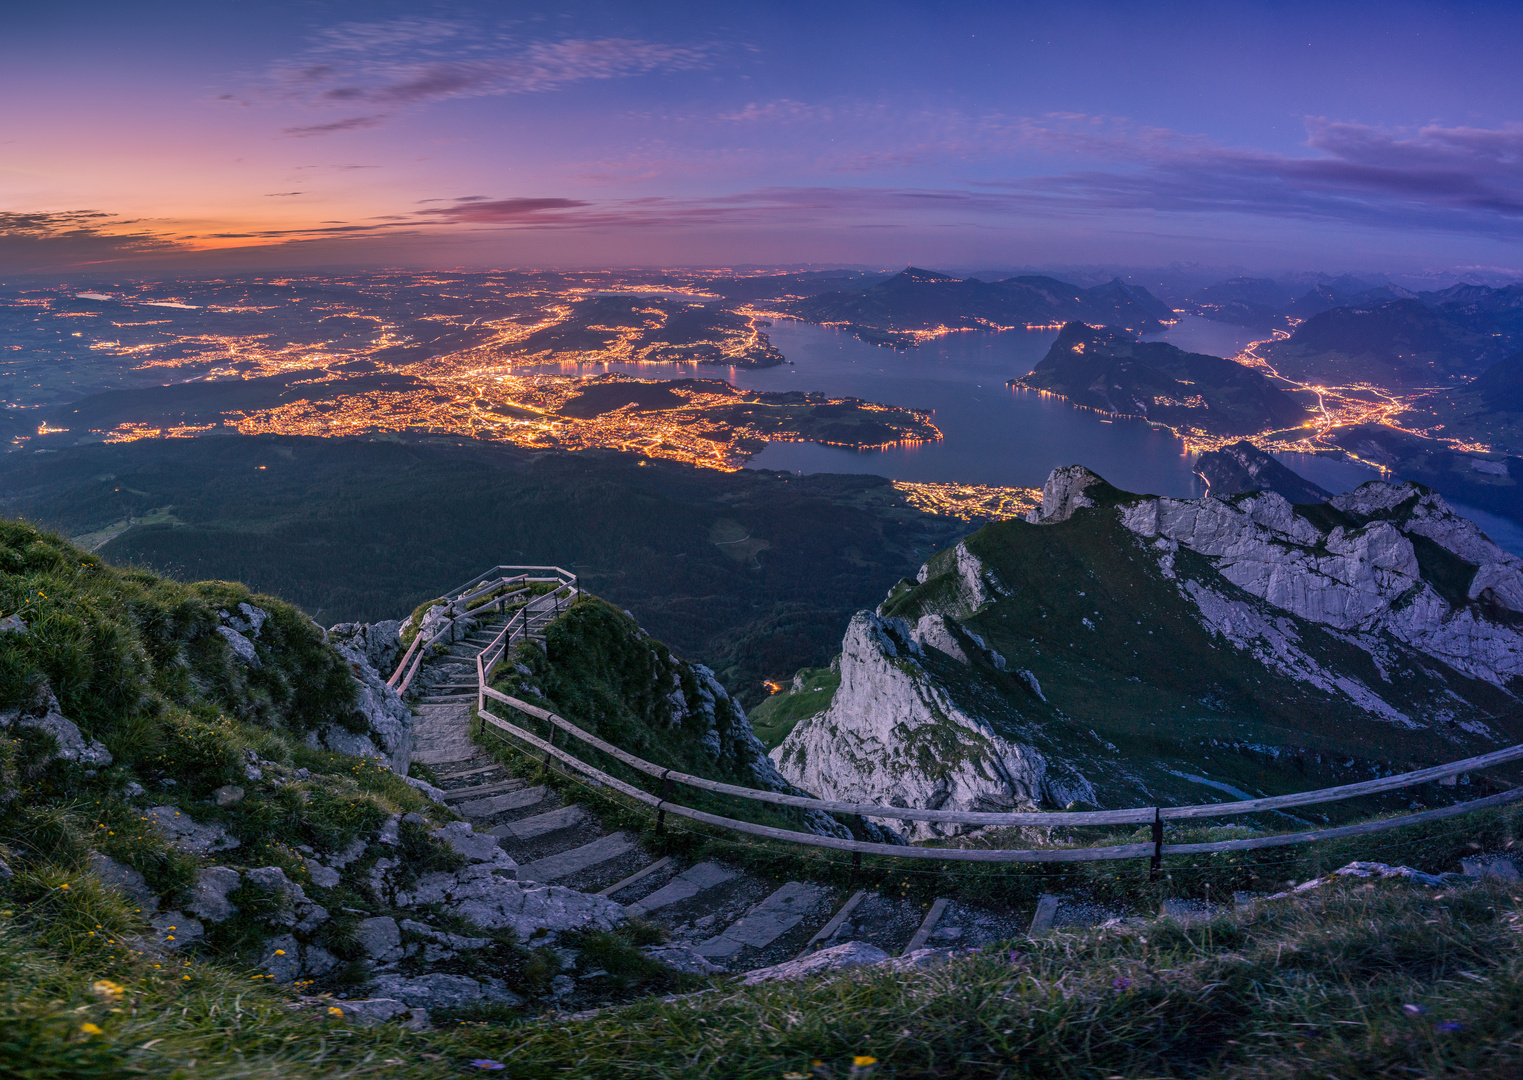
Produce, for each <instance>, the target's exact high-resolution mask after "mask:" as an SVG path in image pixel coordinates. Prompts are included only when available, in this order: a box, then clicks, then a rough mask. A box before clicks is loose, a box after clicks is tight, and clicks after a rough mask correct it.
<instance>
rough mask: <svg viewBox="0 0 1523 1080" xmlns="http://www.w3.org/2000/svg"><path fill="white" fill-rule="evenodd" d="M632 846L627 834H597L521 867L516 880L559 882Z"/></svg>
mask: <svg viewBox="0 0 1523 1080" xmlns="http://www.w3.org/2000/svg"><path fill="white" fill-rule="evenodd" d="M634 849H635V842H634V841H633V840H632V839H630V837H629V834H628V833H622V832H616V833H609V834H608V835H607V836H600V837H598V838H597V839H596V840H594V841H592V842H591V843H590V844H583V845H582V846H581V847H575V848H572V849H571V850H570V851H563V852H561V853H560V854H559V855H549V856H546V857H545V858H543V859H537V860H535V861H534V862H531V863H526V864H524V865H522V866H520V867H519V868H518V880H519V881H559V880H560V879H561V878H564V877H570V876H571V875H572V874H578V873H581V872H582V871H583V870H586V869H587V868H589V867H592V866H597V865H598V864H599V863H605V862H608V861H609V860H610V859H617V858H618V857H619V856H620V855H626V854H628V853H629V852H631V851H633V850H634Z"/></svg>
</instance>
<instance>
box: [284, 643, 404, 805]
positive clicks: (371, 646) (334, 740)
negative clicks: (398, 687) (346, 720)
mask: <svg viewBox="0 0 1523 1080" xmlns="http://www.w3.org/2000/svg"><path fill="white" fill-rule="evenodd" d="M399 625H400V624H399V623H397V622H394V621H393V622H389V623H374V624H365V623H340V624H339V625H337V626H334V627H332V628H331V629H330V630H329V631H328V643H329V644H330V645H332V646H333V648H334V649H335V650H336V651H337V652H338V654H339V655H340V656H342V657H343V658H344V660H345V661H346V662H348V664H349V671H350V673H351V674H352V675H353V676H354V681H355V694H356V698H357V701H356V708H357V709H358V710H359V712H360V715H362V716H363V717H364V718H365V723H366V727H367V730H366V731H363V732H354V731H350V730H349V729H348V728H345V727H343V726H342V725H339V724H328V725H325V726H324V727H323V728H321V729H319V730H318V731H315V732H312V733H310V734H309V735H308V739H307V741H308V744H309V745H311V746H314V747H318V746H321V747H325V748H327V749H329V750H336V751H338V752H339V753H344V754H354V755H355V756H356V757H369V758H375V759H377V760H383V761H385V762H386V764H387V766H388V767H389V768H390V769H391V770H392V772H395V773H398V774H399V775H402V776H406V775H407V770H408V768H409V767H410V766H411V764H412V749H413V731H412V727H413V717H412V710H411V709H409V708H408V707H407V705H406V704H405V703H404V702H403V701H402V698H401V696H400V695H399V694H398V693H397V692H396V691H395V690H394V689H392V688H391V687H390V686H387V685H386V678H385V676H384V675H382V673H381V672H382V670H384V666H385V665H384V662H385V661H386V660H388V659H390V658H392V657H395V656H396V654H397V652H398V648H397V642H396V628H397V627H398V626H399ZM388 628H389V629H388ZM378 658H379V659H380V660H381V661H382V662H383V666H382V667H378V666H377V663H376V661H377V659H378Z"/></svg>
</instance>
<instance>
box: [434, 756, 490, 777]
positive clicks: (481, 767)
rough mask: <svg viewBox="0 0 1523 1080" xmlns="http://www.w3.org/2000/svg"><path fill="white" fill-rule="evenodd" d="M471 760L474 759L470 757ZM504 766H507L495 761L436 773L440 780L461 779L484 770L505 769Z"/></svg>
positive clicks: (476, 774) (477, 774)
mask: <svg viewBox="0 0 1523 1080" xmlns="http://www.w3.org/2000/svg"><path fill="white" fill-rule="evenodd" d="M471 760H473V761H474V760H476V759H475V758H472V759H471ZM505 768H507V766H506V765H498V764H496V763H493V764H491V765H478V766H476V767H475V768H471V769H457V770H453V771H450V772H439V773H437V775H438V777H439V779H440V780H461V779H464V778H465V777H467V776H479V775H480V774H482V773H484V772H492V771H494V770H496V769H505Z"/></svg>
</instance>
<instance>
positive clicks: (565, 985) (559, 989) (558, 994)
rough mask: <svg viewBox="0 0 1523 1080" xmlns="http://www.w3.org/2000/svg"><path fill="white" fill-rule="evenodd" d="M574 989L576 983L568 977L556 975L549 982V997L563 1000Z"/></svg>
mask: <svg viewBox="0 0 1523 1080" xmlns="http://www.w3.org/2000/svg"><path fill="white" fill-rule="evenodd" d="M575 989H576V983H575V982H574V981H573V980H572V978H571V976H570V975H557V976H556V977H555V978H553V979H551V980H550V996H551V997H553V998H563V997H565V996H566V995H567V994H569V993H571V992H572V991H573V990H575Z"/></svg>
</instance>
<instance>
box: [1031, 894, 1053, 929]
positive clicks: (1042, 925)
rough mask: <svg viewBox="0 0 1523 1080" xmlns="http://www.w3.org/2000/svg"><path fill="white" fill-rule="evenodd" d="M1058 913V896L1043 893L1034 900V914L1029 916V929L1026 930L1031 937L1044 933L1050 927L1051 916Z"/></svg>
mask: <svg viewBox="0 0 1523 1080" xmlns="http://www.w3.org/2000/svg"><path fill="white" fill-rule="evenodd" d="M1057 913H1058V898H1057V897H1056V896H1053V895H1052V894H1051V893H1043V894H1042V895H1041V896H1038V897H1037V900H1036V914H1034V915H1032V916H1031V929H1030V930H1028V931H1026V932H1027V933H1028V934H1030V935H1031V936H1032V937H1036V936H1037V935H1038V934H1045V933H1047V931H1049V930H1051V929H1052V920H1053V916H1055V915H1057Z"/></svg>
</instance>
